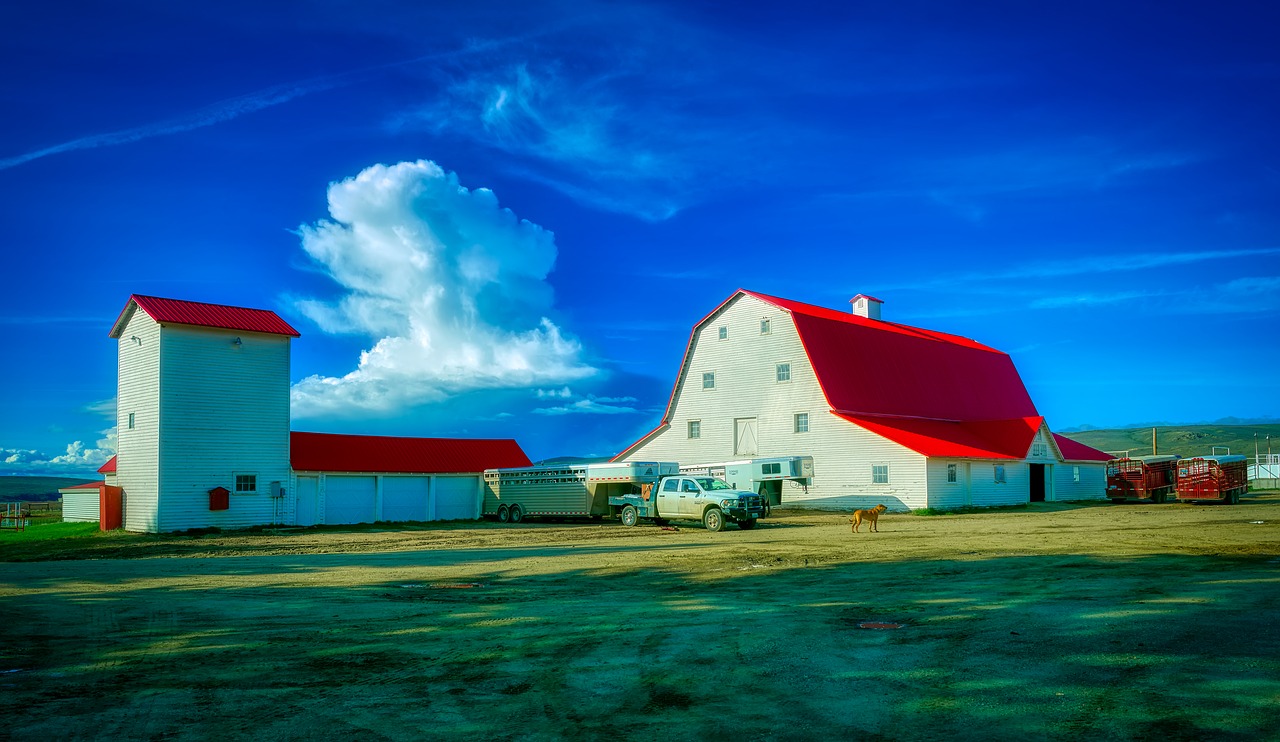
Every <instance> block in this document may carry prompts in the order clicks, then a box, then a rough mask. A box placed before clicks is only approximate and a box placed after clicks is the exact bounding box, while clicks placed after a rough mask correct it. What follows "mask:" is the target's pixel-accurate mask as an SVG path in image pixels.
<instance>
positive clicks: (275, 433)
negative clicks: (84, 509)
mask: <svg viewBox="0 0 1280 742" xmlns="http://www.w3.org/2000/svg"><path fill="white" fill-rule="evenodd" d="M237 337H238V338H240V345H235V344H233V342H232V341H233V339H235V338H237ZM160 368H161V380H160V390H161V394H160V404H161V411H162V425H161V438H160V466H161V480H160V484H161V490H160V491H161V503H162V504H161V510H160V521H159V529H158V530H162V531H176V530H183V529H187V528H204V527H209V526H217V527H220V528H241V527H245V526H250V525H257V524H262V523H272V522H282V521H284V520H285V519H286V518H288V517H289V516H290V513H288V512H285V507H286V502H285V501H282V500H280V499H278V498H277V499H273V498H272V497H271V496H270V493H269V491H268V490H269V487H270V484H271V483H272V482H280V483H281V484H282V485H283V486H284V487H285V488H286V490H287V489H288V488H289V486H290V474H291V471H290V468H289V338H288V337H286V336H283V335H269V334H264V333H253V332H243V331H238V330H222V329H212V328H204V327H191V326H186V325H169V326H166V327H164V328H162V330H161V366H160ZM122 470H123V467H122ZM236 474H253V475H255V477H256V482H257V492H256V493H252V494H240V493H237V492H236ZM218 486H221V487H225V488H227V489H228V490H230V491H231V493H232V494H231V496H230V508H229V509H228V510H220V511H219V510H209V494H208V493H209V490H210V489H212V488H214V487H218ZM287 499H288V498H286V500H287Z"/></svg>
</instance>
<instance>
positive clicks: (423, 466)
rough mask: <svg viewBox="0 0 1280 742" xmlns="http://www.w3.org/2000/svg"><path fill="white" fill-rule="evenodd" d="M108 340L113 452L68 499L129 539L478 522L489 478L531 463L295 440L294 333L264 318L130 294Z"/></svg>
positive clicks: (424, 448)
mask: <svg viewBox="0 0 1280 742" xmlns="http://www.w3.org/2000/svg"><path fill="white" fill-rule="evenodd" d="M109 335H110V337H111V338H113V339H115V340H116V341H117V345H118V364H119V379H118V386H117V395H116V422H117V430H118V444H117V453H116V456H115V457H114V458H113V459H111V460H110V461H108V462H107V464H106V465H104V466H103V468H102V469H101V470H100V472H101V473H103V474H104V475H105V477H106V481H105V482H102V483H97V484H95V486H96V487H97V489H96V490H93V488H84V490H83V492H74V493H71V496H72V497H73V498H80V499H84V500H85V503H84V505H85V507H84V508H82V510H84V511H85V512H86V513H88V506H89V498H90V497H94V499H95V502H112V503H115V502H118V503H120V507H121V509H122V510H123V514H122V515H123V517H122V520H123V526H124V528H125V529H127V530H131V531H147V532H161V531H178V530H185V529H190V528H209V527H218V528H244V527H248V526H254V525H264V524H299V525H314V524H347V523H370V522H374V521H382V520H391V521H404V520H445V519H455V518H477V517H479V514H480V504H481V501H482V495H483V480H482V477H481V474H482V472H483V471H484V470H485V469H488V468H495V467H511V466H528V465H529V459H528V457H527V456H525V454H524V452H523V451H521V450H520V447H519V446H518V445H517V444H516V442H515V441H512V440H462V439H448V438H391V437H376V436H357V435H335V434H326V433H303V432H292V431H290V429H289V428H290V372H289V368H290V344H291V342H292V340H293V339H294V338H297V337H299V333H298V331H297V330H295V329H294V328H293V327H292V326H291V325H290V324H289V323H288V322H286V321H285V320H284V319H283V318H281V317H280V316H279V315H278V314H276V313H275V312H272V311H270V310H267V309H251V308H246V307H235V306H228V305H222V304H208V303H202V302H192V301H184V300H180V299H165V298H160V297H154V296H144V295H141V294H134V295H133V296H130V297H129V300H128V302H127V303H126V304H125V307H124V309H123V310H121V312H120V315H119V317H117V319H116V321H115V323H114V324H113V325H112V327H111V331H110V333H109ZM91 490H93V491H92V492H91ZM100 493H107V495H109V497H107V496H101V495H100ZM81 495H83V497H80V496H81ZM64 496H65V493H64ZM112 507H115V506H114V505H113V506H112ZM77 512H79V511H77ZM104 512H105V510H104ZM94 519H96V518H94Z"/></svg>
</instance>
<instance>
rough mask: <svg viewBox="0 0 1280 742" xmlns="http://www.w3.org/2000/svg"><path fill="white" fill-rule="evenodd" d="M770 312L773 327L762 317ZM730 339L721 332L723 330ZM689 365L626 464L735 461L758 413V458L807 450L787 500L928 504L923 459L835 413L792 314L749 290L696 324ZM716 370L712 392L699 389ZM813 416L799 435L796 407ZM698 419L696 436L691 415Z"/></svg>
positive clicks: (828, 504) (814, 504)
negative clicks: (803, 469)
mask: <svg viewBox="0 0 1280 742" xmlns="http://www.w3.org/2000/svg"><path fill="white" fill-rule="evenodd" d="M762 319H769V327H770V332H769V334H767V335H765V334H761V333H760V320H762ZM720 327H726V328H727V329H728V337H727V338H726V339H724V340H720V339H719V328H720ZM779 363H790V364H791V380H790V381H785V382H779V381H778V380H777V364H779ZM687 369H688V371H687V374H686V376H685V378H683V379H680V380H679V382H678V386H677V388H676V392H675V395H676V396H675V405H674V408H673V411H672V418H671V421H670V427H668V428H667V429H666V430H664V431H662V432H661V433H658V434H657V435H656V436H654V437H653V438H652V439H651V440H649V441H648V442H647V443H645V444H644V445H641V446H639V447H637V448H636V449H635V450H633V451H632V452H631V453H630V455H628V456H627V457H626V460H627V461H679V462H681V463H684V464H696V463H707V462H715V461H725V460H730V459H733V458H735V453H734V443H735V441H734V431H735V423H734V421H735V420H739V419H743V418H755V419H756V445H757V454H756V455H757V456H792V455H809V456H812V457H813V469H814V474H813V485H812V486H811V487H809V488H808V492H805V491H804V490H802V489H801V488H799V487H794V486H790V485H788V486H786V487H784V488H783V491H782V502H783V504H784V505H786V506H788V507H809V508H834V509H853V508H862V507H871V506H873V505H876V504H878V503H881V502H883V503H884V504H885V505H886V506H887V507H889V508H890V509H892V510H903V509H910V508H922V507H925V506H926V486H925V476H926V472H925V457H924V456H922V455H920V454H918V453H916V452H914V451H911V450H909V449H907V448H905V447H903V446H900V445H898V444H896V443H894V442H892V441H889V440H887V439H885V438H883V437H881V436H879V435H876V434H874V433H871V432H869V431H867V430H865V429H863V428H860V427H858V426H856V425H854V424H852V423H850V422H848V421H846V420H842V419H840V418H838V417H836V416H835V415H833V414H831V412H830V408H829V407H828V405H827V401H826V398H825V397H824V396H823V394H822V389H821V387H820V386H819V385H818V380H817V377H816V376H815V375H814V372H813V368H812V366H811V365H810V364H809V361H808V357H807V356H806V355H805V352H804V348H803V346H802V345H801V343H800V337H799V335H798V333H797V332H796V329H795V325H794V324H793V323H792V321H791V316H790V314H789V313H788V312H785V311H783V310H781V309H778V308H777V307H774V306H772V305H770V304H766V303H765V302H762V301H760V300H759V299H756V298H755V297H752V296H746V295H741V296H739V297H737V298H736V299H735V300H734V301H731V302H729V303H728V304H727V305H726V306H725V307H724V308H723V309H722V310H721V311H720V313H718V314H717V315H715V316H713V317H711V318H710V319H709V320H708V321H707V322H705V323H704V324H703V326H702V327H701V328H700V329H699V330H698V332H697V333H696V335H695V336H694V340H693V347H692V350H691V353H690V359H689V364H688V367H687ZM708 372H714V373H715V375H716V385H715V389H705V390H704V389H703V388H702V374H703V373H708ZM798 412H805V413H808V415H809V432H807V433H796V432H795V429H794V425H795V414H796V413H798ZM690 420H699V421H701V437H700V438H696V439H690V438H689V437H688V429H689V426H688V422H689V421H690ZM873 463H876V464H888V465H889V482H888V483H887V484H873V483H872V481H871V466H872V464H873Z"/></svg>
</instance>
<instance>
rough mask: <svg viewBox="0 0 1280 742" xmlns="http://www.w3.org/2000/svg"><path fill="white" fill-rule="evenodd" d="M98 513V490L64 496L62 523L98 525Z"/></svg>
mask: <svg viewBox="0 0 1280 742" xmlns="http://www.w3.org/2000/svg"><path fill="white" fill-rule="evenodd" d="M98 512H99V502H98V490H96V489H94V490H85V491H84V492H76V493H74V494H72V493H67V494H64V495H63V496H62V521H63V522H64V523H72V522H92V523H96V522H98Z"/></svg>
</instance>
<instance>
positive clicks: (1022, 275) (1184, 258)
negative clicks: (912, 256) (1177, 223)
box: [875, 247, 1280, 291]
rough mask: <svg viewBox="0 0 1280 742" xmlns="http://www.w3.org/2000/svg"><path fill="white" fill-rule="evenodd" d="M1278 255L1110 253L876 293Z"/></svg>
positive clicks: (1245, 251) (1257, 251)
mask: <svg viewBox="0 0 1280 742" xmlns="http://www.w3.org/2000/svg"><path fill="white" fill-rule="evenodd" d="M1278 254H1280V247H1262V248H1241V249H1234V250H1200V251H1193V252H1158V253H1127V254H1126V253H1119V254H1117V253H1112V254H1107V255H1081V256H1080V257H1079V258H1076V259H1073V260H1057V261H1048V262H1043V263H1027V264H1024V265H1020V266H1013V267H1011V268H1007V269H1004V270H995V271H983V272H972V273H966V274H960V275H954V274H951V275H946V276H941V277H939V278H934V279H929V280H925V281H915V282H910V283H898V284H892V283H890V284H882V285H878V286H876V289H875V290H877V291H904V290H926V289H936V288H942V287H948V286H950V287H954V286H957V285H963V284H966V283H990V282H995V281H1012V280H1019V279H1030V278H1060V277H1063V276H1077V275H1085V274H1095V273H1115V272H1122V271H1139V270H1148V269H1151V268H1163V267H1168V266H1175V265H1190V264H1193V263H1203V262H1208V261H1213V260H1228V259H1231V258H1255V257H1264V256H1267V255H1278Z"/></svg>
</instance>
